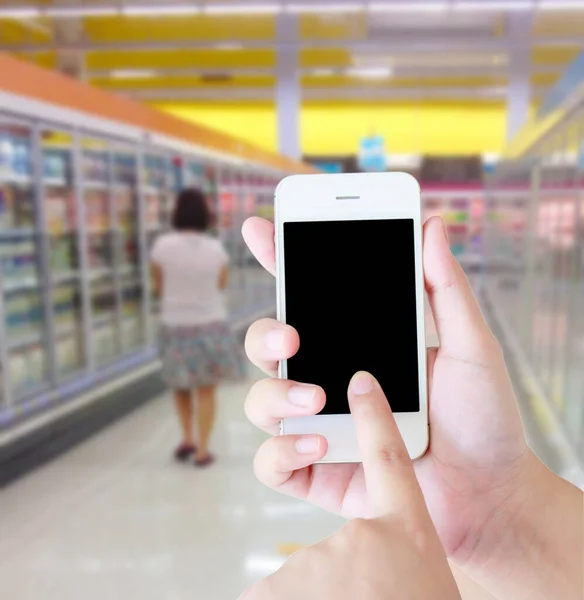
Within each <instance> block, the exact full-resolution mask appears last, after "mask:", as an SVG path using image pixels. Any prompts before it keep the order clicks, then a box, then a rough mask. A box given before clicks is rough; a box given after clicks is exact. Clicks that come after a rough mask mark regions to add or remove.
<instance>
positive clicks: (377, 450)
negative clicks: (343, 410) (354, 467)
mask: <svg viewBox="0 0 584 600" xmlns="http://www.w3.org/2000/svg"><path fill="white" fill-rule="evenodd" d="M349 404H350V406H351V413H352V414H353V417H354V419H355V425H356V428H357V436H358V438H359V446H360V450H361V455H362V456H363V469H364V474H365V481H366V482H367V487H368V490H369V494H370V496H369V497H370V502H371V509H372V510H373V514H374V515H375V517H376V518H374V519H371V520H362V519H360V520H355V521H350V522H349V523H348V525H346V526H345V527H343V528H342V529H341V530H340V531H338V532H337V533H335V534H333V535H332V536H330V537H329V538H327V539H326V540H324V541H323V542H320V543H319V544H316V545H315V546H312V547H310V548H307V549H304V550H300V551H299V552H297V553H296V554H295V555H294V556H292V558H290V559H289V560H288V562H287V563H286V564H285V565H284V566H283V567H282V568H281V569H280V570H279V571H277V572H276V573H275V574H273V575H271V576H269V577H267V578H266V579H264V580H263V581H261V582H259V583H258V584H256V585H255V586H253V587H252V588H251V589H250V590H248V592H247V593H246V594H244V595H243V596H242V600H243V599H245V600H270V599H276V598H277V599H278V600H286V599H289V600H296V599H297V598H302V599H303V600H311V599H314V600H321V599H324V598H334V599H335V600H353V599H355V598H358V599H359V600H379V599H380V598H385V599H387V600H392V599H395V600H398V599H399V600H402V599H405V598H408V599H410V600H432V599H436V600H454V599H460V594H459V592H458V588H457V587H456V583H455V581H454V578H453V576H452V573H451V571H450V569H449V566H448V562H447V560H446V555H445V554H444V550H443V548H442V546H441V545H440V541H439V539H438V535H437V533H436V530H435V529H434V526H433V525H432V521H431V519H430V515H429V514H428V509H427V508H426V505H425V503H424V497H423V496H422V491H421V489H420V486H419V485H418V481H417V480H416V475H415V473H414V469H413V466H412V461H411V460H410V457H409V456H408V452H407V450H406V447H405V444H404V442H403V440H402V437H401V435H400V432H399V430H398V428H397V425H396V422H395V419H394V418H393V415H392V413H391V410H390V408H389V404H388V403H387V400H386V398H385V396H384V394H383V392H382V390H381V388H380V386H379V384H378V383H377V382H376V381H375V379H374V378H373V377H372V376H371V375H369V374H368V373H357V375H355V377H353V380H352V381H351V384H350V388H349Z"/></svg>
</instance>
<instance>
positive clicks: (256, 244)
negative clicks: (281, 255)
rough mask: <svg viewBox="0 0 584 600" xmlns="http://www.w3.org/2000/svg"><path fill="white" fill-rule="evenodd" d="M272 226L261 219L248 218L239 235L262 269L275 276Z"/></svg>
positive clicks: (274, 249) (273, 230)
mask: <svg viewBox="0 0 584 600" xmlns="http://www.w3.org/2000/svg"><path fill="white" fill-rule="evenodd" d="M274 232H275V229H274V224H273V223H271V222H270V221H267V220H266V219H262V218H261V217H250V218H249V219H247V221H245V223H244V224H243V227H242V228H241V235H242V236H243V239H244V240H245V243H246V244H247V245H248V247H249V249H250V250H251V251H252V253H253V255H254V256H255V257H256V258H257V260H258V262H259V263H260V265H262V267H264V269H265V270H266V271H267V272H268V273H271V274H272V275H275V274H276V248H275V244H274Z"/></svg>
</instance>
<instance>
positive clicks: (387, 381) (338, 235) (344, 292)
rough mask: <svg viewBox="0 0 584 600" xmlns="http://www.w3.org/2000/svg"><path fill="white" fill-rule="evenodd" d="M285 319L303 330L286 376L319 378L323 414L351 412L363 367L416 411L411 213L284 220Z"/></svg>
mask: <svg viewBox="0 0 584 600" xmlns="http://www.w3.org/2000/svg"><path fill="white" fill-rule="evenodd" d="M284 259H285V277H286V281H285V287H286V322H287V323H289V324H290V325H292V326H293V327H295V328H296V329H297V330H298V333H299V335H300V350H299V351H298V353H297V354H296V356H294V357H292V358H291V359H289V360H288V378H289V379H292V380H294V381H300V382H304V383H313V384H318V385H320V386H322V387H323V388H324V390H325V392H326V397H327V402H326V406H325V407H324V409H323V411H322V413H321V414H343V413H348V412H349V405H348V401H347V387H348V385H349V381H350V379H351V377H352V376H353V375H354V374H355V373H356V372H357V371H360V370H365V371H369V372H370V373H372V374H373V375H375V377H377V379H378V380H379V382H380V384H381V386H382V388H383V390H384V391H385V393H386V395H387V398H388V400H389V403H390V405H391V408H392V410H393V411H394V412H417V411H419V409H420V399H419V389H418V350H417V343H418V342H417V340H418V336H417V321H416V284H415V263H414V222H413V220H412V219H395V220H373V221H318V222H289V223H284Z"/></svg>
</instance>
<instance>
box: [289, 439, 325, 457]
mask: <svg viewBox="0 0 584 600" xmlns="http://www.w3.org/2000/svg"><path fill="white" fill-rule="evenodd" d="M319 446H320V438H319V437H318V436H317V435H307V436H304V437H301V438H299V439H297V440H296V443H295V444H294V447H295V448H296V452H298V454H314V453H316V452H318V448H319Z"/></svg>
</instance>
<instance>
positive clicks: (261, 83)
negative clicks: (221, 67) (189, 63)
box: [91, 75, 275, 90]
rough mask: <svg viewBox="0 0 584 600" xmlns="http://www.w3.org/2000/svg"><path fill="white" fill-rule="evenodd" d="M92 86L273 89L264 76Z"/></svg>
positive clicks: (271, 80)
mask: <svg viewBox="0 0 584 600" xmlns="http://www.w3.org/2000/svg"><path fill="white" fill-rule="evenodd" d="M91 83H92V84H95V85H98V86H99V87H102V88H104V89H115V90H139V89H144V88H147V89H165V88H168V89H175V90H180V89H182V88H205V89H219V88H230V87H231V88H233V87H260V88H261V87H270V88H271V87H273V85H274V83H275V81H274V78H273V77H271V76H269V75H266V76H255V77H250V76H242V77H233V78H230V79H226V80H224V81H209V80H204V79H202V78H201V77H159V78H153V79H140V80H136V79H126V80H118V79H94V80H92V82H91Z"/></svg>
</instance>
